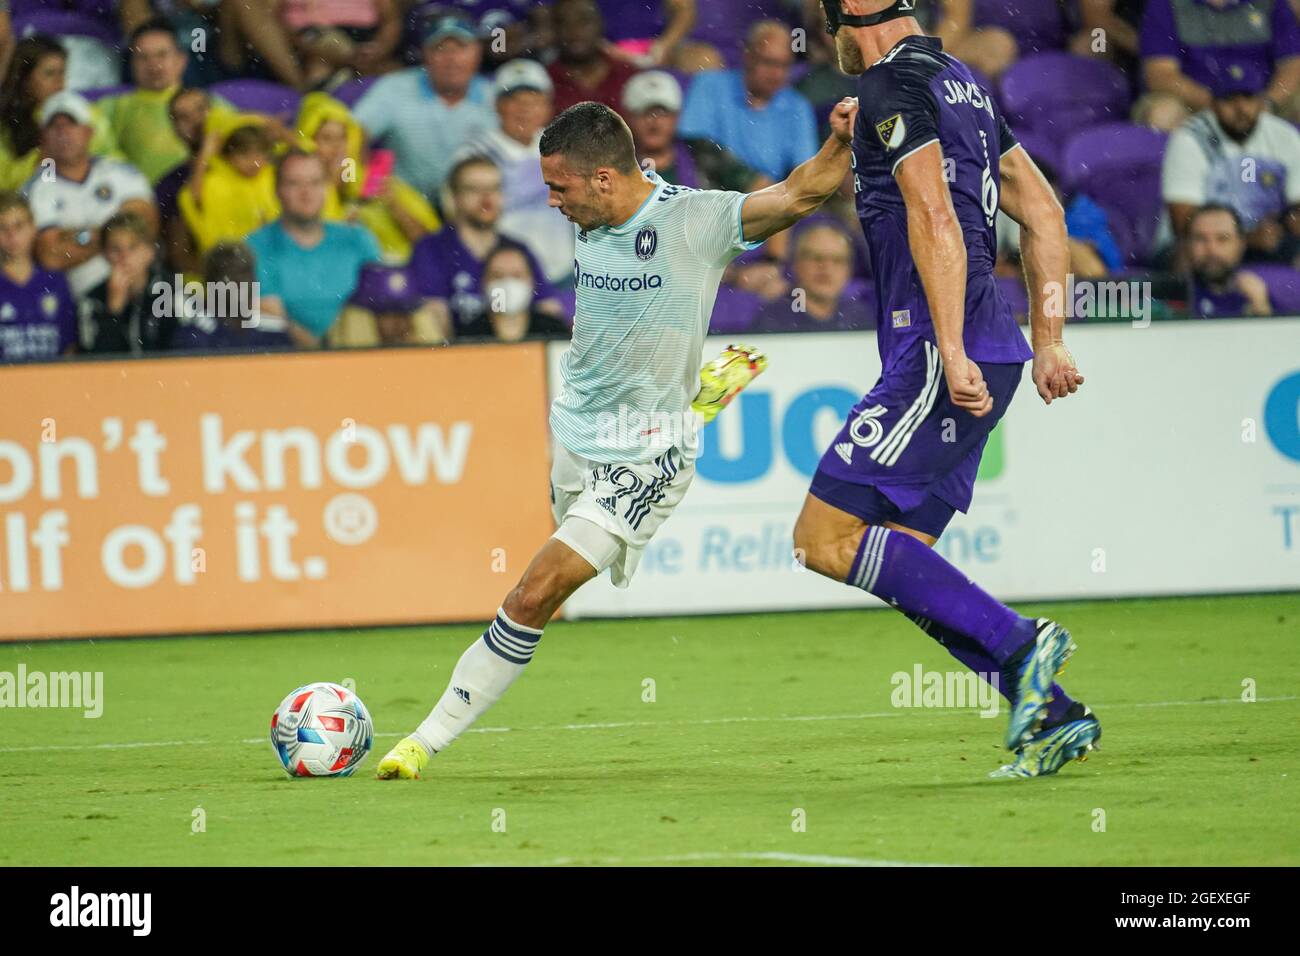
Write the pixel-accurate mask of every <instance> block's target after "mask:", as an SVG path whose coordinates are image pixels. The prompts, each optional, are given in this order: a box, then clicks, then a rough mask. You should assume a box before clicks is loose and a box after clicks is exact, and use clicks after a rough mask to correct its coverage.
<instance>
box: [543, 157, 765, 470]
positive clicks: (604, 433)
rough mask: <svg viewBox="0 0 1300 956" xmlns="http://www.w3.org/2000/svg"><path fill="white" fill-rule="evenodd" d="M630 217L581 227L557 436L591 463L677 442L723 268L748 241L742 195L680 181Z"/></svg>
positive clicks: (646, 453)
mask: <svg viewBox="0 0 1300 956" xmlns="http://www.w3.org/2000/svg"><path fill="white" fill-rule="evenodd" d="M647 176H648V177H649V178H650V180H651V181H652V182H653V183H654V184H655V186H654V191H653V192H652V193H651V194H650V196H649V198H647V199H646V201H645V202H644V203H643V204H642V205H641V208H640V209H638V210H637V211H636V212H635V213H634V214H633V215H632V217H631V218H630V219H628V220H627V222H625V223H623V224H622V225H620V226H602V227H600V228H599V229H592V230H590V231H589V232H579V233H578V241H577V243H576V247H575V262H574V275H573V278H574V286H575V288H576V290H577V308H576V313H575V316H574V323H573V344H572V345H571V346H570V347H569V350H568V351H567V352H566V353H565V354H564V357H563V358H562V359H561V362H560V370H561V373H562V380H563V385H562V388H561V391H560V393H559V395H558V396H557V397H556V399H555V402H554V404H553V405H552V406H551V432H552V434H553V435H554V436H555V438H556V440H557V441H559V443H560V444H561V445H563V446H564V447H565V448H567V449H569V450H570V451H571V452H573V453H574V454H576V455H580V456H581V457H583V458H586V459H589V460H590V461H594V462H604V463H607V464H614V463H617V462H645V461H650V460H652V459H654V458H656V457H658V456H659V455H661V454H662V453H663V452H664V451H665V449H667V448H671V447H673V446H674V445H679V444H680V442H681V440H682V437H683V435H684V434H685V433H684V431H683V429H684V428H685V427H686V426H687V423H688V422H689V421H690V419H689V415H688V411H689V408H690V403H691V399H692V398H694V397H695V393H696V391H698V389H699V373H700V364H701V361H702V356H701V353H702V352H703V349H704V336H705V333H706V332H707V331H708V328H709V317H710V315H711V314H712V312H713V302H714V300H715V299H716V298H717V295H718V283H719V282H720V281H721V279H722V272H723V270H724V269H725V268H726V266H727V263H729V262H730V261H731V260H732V259H733V258H735V256H736V255H737V254H738V253H740V252H742V251H743V250H745V249H752V248H754V247H755V246H757V245H758V244H759V243H758V242H746V241H745V239H744V236H743V235H742V227H741V222H740V211H741V205H742V204H743V203H744V201H745V194H744V193H737V192H723V191H721V190H695V189H688V188H686V187H683V186H672V185H669V184H668V183H666V182H664V181H663V180H662V179H660V178H659V177H658V176H657V175H656V174H654V173H648V174H647Z"/></svg>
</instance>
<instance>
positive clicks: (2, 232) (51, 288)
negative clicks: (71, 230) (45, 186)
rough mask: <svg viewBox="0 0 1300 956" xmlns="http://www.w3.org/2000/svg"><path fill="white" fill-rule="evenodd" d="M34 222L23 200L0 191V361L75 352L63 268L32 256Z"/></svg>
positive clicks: (69, 297) (73, 310)
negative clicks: (48, 267)
mask: <svg viewBox="0 0 1300 956" xmlns="http://www.w3.org/2000/svg"><path fill="white" fill-rule="evenodd" d="M35 245H36V221H35V220H34V219H33V218H32V211H31V209H30V208H28V206H27V202H26V201H25V200H24V199H23V198H22V197H21V196H19V195H18V194H17V193H14V192H7V193H0V362H4V363H9V362H41V361H48V360H50V359H55V358H58V357H59V356H60V355H67V354H70V353H72V352H75V351H76V344H77V309H76V305H75V303H74V302H73V300H72V290H71V289H69V288H68V280H67V278H65V277H64V275H63V273H62V272H50V271H47V270H45V269H42V268H40V267H39V266H38V265H37V264H36V261H35V259H34V258H33V256H32V250H33V248H34V247H35Z"/></svg>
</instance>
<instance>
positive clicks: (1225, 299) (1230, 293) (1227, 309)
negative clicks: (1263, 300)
mask: <svg viewBox="0 0 1300 956" xmlns="http://www.w3.org/2000/svg"><path fill="white" fill-rule="evenodd" d="M1190 286H1191V288H1190V291H1189V295H1188V299H1189V301H1188V305H1189V306H1190V307H1191V308H1190V311H1191V313H1192V316H1193V318H1197V319H1226V318H1235V317H1237V316H1242V315H1249V314H1250V303H1249V302H1248V301H1247V299H1246V297H1245V295H1243V294H1242V292H1241V290H1240V289H1238V288H1237V287H1236V286H1235V285H1234V286H1232V287H1231V288H1228V289H1225V290H1223V291H1220V292H1216V291H1215V290H1214V289H1211V288H1210V287H1209V286H1206V285H1201V284H1200V283H1199V282H1197V281H1196V280H1195V279H1193V280H1192V281H1191V283H1190Z"/></svg>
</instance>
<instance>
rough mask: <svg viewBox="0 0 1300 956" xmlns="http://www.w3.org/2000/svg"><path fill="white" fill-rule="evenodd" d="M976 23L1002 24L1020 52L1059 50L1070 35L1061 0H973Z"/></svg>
mask: <svg viewBox="0 0 1300 956" xmlns="http://www.w3.org/2000/svg"><path fill="white" fill-rule="evenodd" d="M973 20H974V23H975V26H977V27H1002V28H1003V29H1004V30H1006V31H1007V32H1008V33H1010V34H1011V35H1012V36H1013V37H1015V38H1016V43H1017V44H1019V46H1020V53H1021V55H1022V56H1023V55H1024V54H1026V53H1041V52H1043V51H1046V50H1060V49H1063V48H1064V47H1065V44H1066V40H1067V39H1068V37H1069V24H1068V23H1067V22H1066V18H1065V14H1064V12H1063V10H1062V4H1061V2H1060V0H975V13H974V17H973Z"/></svg>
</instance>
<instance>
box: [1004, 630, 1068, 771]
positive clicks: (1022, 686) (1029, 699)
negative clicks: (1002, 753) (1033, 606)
mask: <svg viewBox="0 0 1300 956" xmlns="http://www.w3.org/2000/svg"><path fill="white" fill-rule="evenodd" d="M1036 626H1037V635H1036V639H1035V641H1034V644H1033V645H1031V646H1030V647H1029V648H1028V649H1027V650H1026V651H1025V652H1023V653H1024V656H1023V658H1022V659H1020V660H1018V661H1017V660H1016V659H1015V658H1013V659H1012V662H1011V664H1012V670H1013V673H1015V674H1016V687H1015V695H1014V696H1013V697H1012V700H1014V701H1015V704H1014V705H1013V706H1012V708H1011V721H1010V723H1009V724H1008V725H1007V740H1006V744H1007V749H1008V750H1019V749H1020V748H1021V747H1022V746H1024V745H1025V744H1026V743H1028V742H1029V738H1030V737H1032V736H1033V735H1034V734H1035V733H1036V732H1037V731H1038V729H1039V728H1040V727H1041V726H1042V723H1043V718H1044V716H1045V712H1046V710H1047V704H1048V702H1049V701H1050V700H1051V699H1052V682H1053V681H1054V680H1055V679H1056V675H1057V674H1058V673H1060V672H1061V670H1062V668H1064V667H1065V662H1066V661H1067V660H1069V659H1070V655H1071V654H1073V653H1074V651H1075V649H1076V648H1075V643H1074V641H1072V640H1071V639H1070V632H1069V631H1067V630H1066V629H1065V628H1063V627H1061V625H1059V624H1057V623H1056V622H1055V621H1049V620H1048V619H1047V618H1045V617H1040V618H1039V619H1038V620H1037V622H1036Z"/></svg>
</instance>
